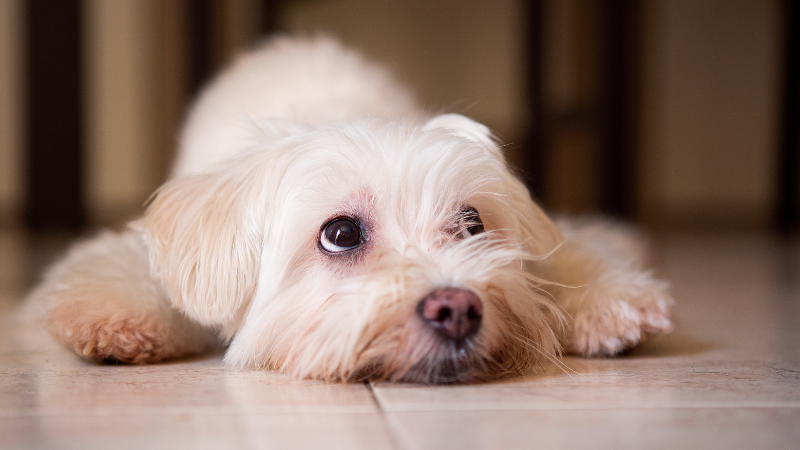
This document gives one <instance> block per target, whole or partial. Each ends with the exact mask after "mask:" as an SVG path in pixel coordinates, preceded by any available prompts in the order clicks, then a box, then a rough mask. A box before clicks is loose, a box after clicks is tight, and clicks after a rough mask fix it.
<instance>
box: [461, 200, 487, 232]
mask: <svg viewBox="0 0 800 450" xmlns="http://www.w3.org/2000/svg"><path fill="white" fill-rule="evenodd" d="M458 225H459V226H458V230H459V232H458V236H459V237H461V238H466V237H469V236H475V235H476V234H480V233H483V231H484V228H483V222H482V221H481V216H480V214H478V210H477V209H475V208H473V207H472V206H465V207H464V208H462V209H461V211H459V212H458Z"/></svg>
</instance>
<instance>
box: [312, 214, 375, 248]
mask: <svg viewBox="0 0 800 450" xmlns="http://www.w3.org/2000/svg"><path fill="white" fill-rule="evenodd" d="M362 243H364V239H363V236H362V234H361V227H360V226H359V225H358V223H357V222H356V221H355V220H353V219H351V218H349V217H337V218H336V219H333V220H331V221H330V222H328V223H326V224H325V225H323V226H322V229H321V230H320V233H319V248H321V249H322V250H323V251H326V252H328V253H342V252H346V251H348V250H352V249H354V248H356V247H358V246H359V245H361V244H362Z"/></svg>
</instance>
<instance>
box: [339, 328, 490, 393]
mask: <svg viewBox="0 0 800 450" xmlns="http://www.w3.org/2000/svg"><path fill="white" fill-rule="evenodd" d="M430 340H431V341H432V342H433V343H432V345H431V347H432V351H431V352H430V354H428V355H426V356H425V357H424V358H422V359H421V360H418V361H415V362H410V361H397V360H394V359H391V360H390V359H385V360H383V361H374V362H371V363H367V364H366V365H365V366H364V367H362V368H359V369H358V370H356V371H355V372H353V374H352V375H351V376H350V377H349V380H350V381H356V380H369V381H372V382H383V381H391V382H401V383H414V384H452V383H472V382H479V381H485V380H488V379H496V378H498V377H499V376H502V373H503V372H505V370H504V368H503V357H502V356H501V355H502V352H491V353H490V354H488V355H485V353H486V352H484V351H481V350H479V349H480V345H478V344H476V342H475V341H473V340H471V339H465V340H462V341H460V342H453V341H450V340H447V339H442V338H440V337H439V336H431V337H430Z"/></svg>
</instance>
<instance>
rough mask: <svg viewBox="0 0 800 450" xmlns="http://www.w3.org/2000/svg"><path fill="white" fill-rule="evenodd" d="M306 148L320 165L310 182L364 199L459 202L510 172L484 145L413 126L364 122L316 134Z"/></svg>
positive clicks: (449, 134)
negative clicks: (432, 199) (445, 200)
mask: <svg viewBox="0 0 800 450" xmlns="http://www.w3.org/2000/svg"><path fill="white" fill-rule="evenodd" d="M307 145H308V148H309V152H310V153H312V154H311V155H308V157H307V158H308V159H309V160H312V161H318V162H320V163H321V164H319V165H318V171H317V172H318V173H317V175H316V176H315V177H312V179H309V180H307V181H308V182H310V183H312V184H314V185H315V186H316V188H317V189H325V190H326V191H327V192H330V193H332V194H335V195H339V196H343V195H349V196H353V195H356V196H357V197H356V198H361V199H362V200H364V201H366V200H371V201H374V200H375V199H383V200H385V201H392V202H394V203H402V202H405V203H411V204H419V203H420V202H423V201H425V199H429V200H430V198H438V199H442V200H444V199H449V200H452V201H456V200H458V199H459V198H462V197H465V196H470V195H473V194H474V193H475V192H478V191H481V190H482V189H485V188H486V186H487V185H489V184H492V183H496V182H498V181H499V180H501V179H502V178H503V172H504V171H505V163H504V162H503V161H502V160H500V159H499V158H498V157H497V155H496V152H494V151H493V149H490V148H487V146H486V145H485V144H484V143H480V142H476V141H474V140H470V139H467V138H465V137H463V136H460V135H458V134H456V133H450V132H447V131H446V130H426V129H423V128H421V127H419V126H416V125H414V124H410V123H398V122H388V123H381V122H366V123H363V122H360V123H358V124H354V125H352V126H349V127H340V128H336V129H333V130H328V131H325V132H320V133H317V134H315V135H314V136H312V137H311V139H310V141H309V143H308V144H307ZM367 191H369V192H371V196H367V195H366V194H365V192H367Z"/></svg>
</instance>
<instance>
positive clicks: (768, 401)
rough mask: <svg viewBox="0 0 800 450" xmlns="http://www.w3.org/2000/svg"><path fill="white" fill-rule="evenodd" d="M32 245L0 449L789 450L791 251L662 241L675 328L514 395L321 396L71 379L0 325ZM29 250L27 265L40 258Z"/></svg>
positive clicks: (247, 384) (247, 386)
mask: <svg viewBox="0 0 800 450" xmlns="http://www.w3.org/2000/svg"><path fill="white" fill-rule="evenodd" d="M58 242H59V240H58V239H55V240H51V241H49V244H48V243H47V242H45V244H46V245H44V246H42V243H41V242H40V240H30V239H25V238H24V237H23V236H21V235H19V234H13V233H0V314H2V316H3V318H2V324H0V325H1V326H2V329H0V448H2V449H5V448H31V449H39V448H54V449H56V448H57V449H73V448H74V449H88V448H131V449H138V448H148V449H152V448H169V449H182V448H187V449H194V448H197V449H205V448H208V449H224V448H233V449H247V448H321V449H333V448H342V449H357V448H365V449H382V448H397V449H417V448H419V449H428V448H430V449H446V448H453V449H459V450H462V449H464V450H465V449H472V448H488V449H502V448H532V449H533V448H541V449H559V448H565V449H567V448H568V449H580V448H593V449H597V448H609V449H617V448H633V449H644V448H664V449H672V448H687V449H688V448H702V449H717V448H719V449H726V450H730V449H738V448H742V449H771V448H774V449H792V448H800V248H798V247H797V246H795V247H789V246H781V245H779V244H777V243H776V242H775V241H773V240H770V239H767V238H763V237H757V236H726V237H715V236H695V237H686V236H684V237H668V238H662V239H660V240H659V241H658V245H657V246H656V249H657V251H656V256H657V260H658V266H659V270H658V271H659V273H660V274H661V275H663V276H664V277H665V278H668V279H670V280H671V281H672V282H673V290H674V294H675V296H676V297H677V299H678V310H677V313H678V321H679V327H678V329H677V331H676V332H675V333H673V334H672V335H671V336H668V337H665V338H660V339H657V340H655V341H653V342H651V343H649V344H647V345H646V346H644V347H642V348H640V349H638V350H636V351H634V352H632V353H631V354H629V355H627V356H625V357H622V358H616V359H592V360H586V359H576V358H564V360H563V361H564V363H566V364H567V365H568V366H569V367H570V368H571V369H573V370H574V371H575V372H577V373H567V372H564V371H560V370H557V369H556V368H555V367H550V368H549V369H548V373H547V374H545V375H541V376H535V377H530V378H526V379H513V380H506V381H503V382H497V383H489V384H481V385H467V386H437V387H422V386H412V385H390V384H380V385H376V386H369V385H365V384H358V383H357V384H347V385H344V384H324V383H319V382H312V381H296V380H291V379H288V378H287V377H285V376H283V375H280V374H276V373H270V372H236V371H230V370H226V369H225V368H223V367H222V366H221V364H220V359H221V356H220V355H213V356H210V357H205V358H198V359H194V360H190V361H182V362H178V363H170V364H162V365H157V366H149V367H142V366H97V365H94V364H90V363H86V362H83V361H80V360H78V359H77V358H76V357H73V356H72V355H71V354H69V353H67V352H66V351H63V350H61V349H60V348H58V347H57V346H55V345H53V344H52V343H50V342H49V341H47V340H46V339H43V338H42V337H41V336H40V334H39V333H38V332H36V330H35V329H34V328H33V327H31V326H24V325H22V324H23V323H24V321H23V320H21V319H20V318H19V317H18V315H17V314H16V313H15V311H16V309H15V306H17V305H18V304H19V302H20V300H21V299H22V296H23V293H24V290H25V288H26V285H27V284H29V283H30V280H31V279H32V278H31V277H30V276H29V271H30V270H31V268H32V267H36V266H38V265H39V264H40V263H41V261H43V260H44V259H45V257H44V256H41V255H42V254H45V255H46V254H47V249H48V248H55V247H57V246H58ZM43 248H44V250H42V249H43Z"/></svg>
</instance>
